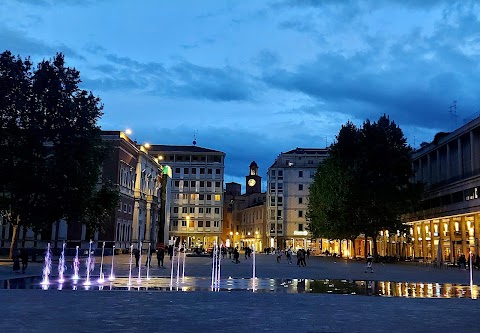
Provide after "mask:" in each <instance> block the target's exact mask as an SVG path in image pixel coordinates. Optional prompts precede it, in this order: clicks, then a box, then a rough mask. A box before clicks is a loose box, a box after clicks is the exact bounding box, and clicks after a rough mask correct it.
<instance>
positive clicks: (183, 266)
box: [182, 243, 187, 282]
mask: <svg viewBox="0 0 480 333" xmlns="http://www.w3.org/2000/svg"><path fill="white" fill-rule="evenodd" d="M186 257H187V249H186V247H185V243H184V244H183V263H182V282H185V258H186Z"/></svg>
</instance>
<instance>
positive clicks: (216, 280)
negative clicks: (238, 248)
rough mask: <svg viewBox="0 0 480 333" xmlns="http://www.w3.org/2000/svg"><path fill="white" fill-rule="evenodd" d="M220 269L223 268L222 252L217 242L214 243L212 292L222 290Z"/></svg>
mask: <svg viewBox="0 0 480 333" xmlns="http://www.w3.org/2000/svg"><path fill="white" fill-rule="evenodd" d="M220 267H221V251H219V249H218V245H217V241H215V242H214V243H213V250H212V285H211V287H212V291H214V290H215V291H219V290H220V273H221V271H220Z"/></svg>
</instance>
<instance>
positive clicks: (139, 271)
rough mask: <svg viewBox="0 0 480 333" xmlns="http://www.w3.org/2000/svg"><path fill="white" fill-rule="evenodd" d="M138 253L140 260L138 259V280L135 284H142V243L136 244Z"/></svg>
mask: <svg viewBox="0 0 480 333" xmlns="http://www.w3.org/2000/svg"><path fill="white" fill-rule="evenodd" d="M138 251H139V252H140V258H139V259H138V278H137V283H142V274H141V273H142V242H139V243H138Z"/></svg>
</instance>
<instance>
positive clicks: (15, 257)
mask: <svg viewBox="0 0 480 333" xmlns="http://www.w3.org/2000/svg"><path fill="white" fill-rule="evenodd" d="M13 271H14V272H15V273H18V271H20V253H19V252H18V250H15V252H13Z"/></svg>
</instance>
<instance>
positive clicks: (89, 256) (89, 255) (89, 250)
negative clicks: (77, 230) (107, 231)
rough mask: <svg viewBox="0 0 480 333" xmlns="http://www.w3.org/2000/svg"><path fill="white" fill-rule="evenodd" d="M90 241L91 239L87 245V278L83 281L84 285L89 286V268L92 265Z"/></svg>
mask: <svg viewBox="0 0 480 333" xmlns="http://www.w3.org/2000/svg"><path fill="white" fill-rule="evenodd" d="M92 243H93V241H92V240H90V245H89V246H88V259H87V280H86V281H85V283H84V285H85V286H89V285H90V284H91V282H90V268H91V266H92Z"/></svg>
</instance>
